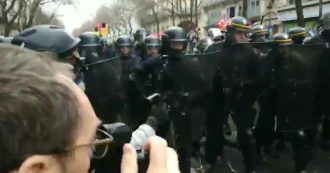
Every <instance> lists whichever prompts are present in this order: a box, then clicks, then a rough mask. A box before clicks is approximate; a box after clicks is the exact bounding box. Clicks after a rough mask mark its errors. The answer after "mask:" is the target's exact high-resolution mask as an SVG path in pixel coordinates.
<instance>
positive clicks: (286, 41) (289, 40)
mask: <svg viewBox="0 0 330 173" xmlns="http://www.w3.org/2000/svg"><path fill="white" fill-rule="evenodd" d="M274 42H276V43H289V42H292V40H291V39H286V40H274Z"/></svg>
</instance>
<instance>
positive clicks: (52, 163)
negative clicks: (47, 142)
mask: <svg viewBox="0 0 330 173" xmlns="http://www.w3.org/2000/svg"><path fill="white" fill-rule="evenodd" d="M56 164H57V162H56V160H55V158H54V157H53V156H51V155H33V156H30V157H28V158H27V159H26V160H25V161H24V162H23V163H22V164H21V166H20V167H19V169H18V172H17V173H46V172H52V171H50V170H54V169H56Z"/></svg>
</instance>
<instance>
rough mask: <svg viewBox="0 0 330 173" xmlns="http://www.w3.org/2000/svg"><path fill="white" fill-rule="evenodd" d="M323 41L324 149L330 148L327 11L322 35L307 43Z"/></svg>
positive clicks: (329, 20) (329, 17)
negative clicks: (324, 47)
mask: <svg viewBox="0 0 330 173" xmlns="http://www.w3.org/2000/svg"><path fill="white" fill-rule="evenodd" d="M317 43H323V44H325V45H326V50H325V51H324V52H323V53H322V55H321V56H320V62H319V72H318V79H319V85H320V86H319V98H320V102H319V104H320V105H321V107H320V108H319V109H320V114H322V116H323V118H322V136H321V145H322V148H323V149H326V150H330V109H329V107H330V106H329V103H330V101H329V96H330V95H329V93H330V85H329V76H330V72H329V69H330V68H329V66H330V62H329V53H330V48H329V45H330V13H326V14H325V15H324V17H323V20H322V29H321V31H320V35H319V36H316V37H314V38H312V40H311V41H310V42H309V43H306V44H317Z"/></svg>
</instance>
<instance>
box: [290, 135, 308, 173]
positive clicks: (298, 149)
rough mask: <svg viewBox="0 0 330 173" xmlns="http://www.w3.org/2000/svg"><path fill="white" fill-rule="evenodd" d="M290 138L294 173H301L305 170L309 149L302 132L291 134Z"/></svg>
mask: <svg viewBox="0 0 330 173" xmlns="http://www.w3.org/2000/svg"><path fill="white" fill-rule="evenodd" d="M290 136H291V142H292V146H293V152H294V161H295V171H296V173H300V172H301V171H304V170H306V167H307V165H308V163H309V160H310V159H309V154H310V153H311V147H310V146H309V143H308V139H307V136H306V133H305V132H304V130H299V131H296V132H292V133H291V135H290Z"/></svg>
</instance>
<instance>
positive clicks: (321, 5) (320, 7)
mask: <svg viewBox="0 0 330 173" xmlns="http://www.w3.org/2000/svg"><path fill="white" fill-rule="evenodd" d="M322 16H323V0H319V21H321V20H322Z"/></svg>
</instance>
